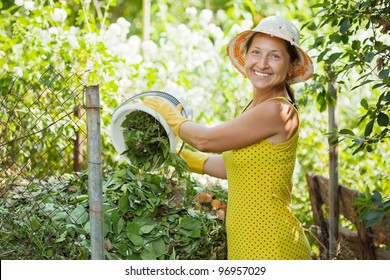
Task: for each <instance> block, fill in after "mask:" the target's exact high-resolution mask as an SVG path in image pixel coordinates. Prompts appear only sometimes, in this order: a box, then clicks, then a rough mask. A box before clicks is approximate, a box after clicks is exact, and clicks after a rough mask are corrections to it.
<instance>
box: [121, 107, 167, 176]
mask: <svg viewBox="0 0 390 280" xmlns="http://www.w3.org/2000/svg"><path fill="white" fill-rule="evenodd" d="M121 127H122V128H123V137H124V139H125V144H126V147H127V149H126V150H125V151H124V152H123V153H122V155H125V156H127V158H128V159H129V160H130V162H131V164H132V165H133V166H135V167H137V168H142V169H144V170H146V171H149V170H152V169H156V168H158V167H160V166H162V165H163V163H164V161H165V159H166V158H167V157H168V155H169V153H170V146H169V140H168V135H167V133H166V131H165V129H164V127H163V126H162V125H161V124H160V122H159V121H158V120H157V119H156V118H154V117H153V116H152V115H150V114H148V113H146V112H143V111H133V112H131V113H130V114H128V115H127V116H126V118H125V120H124V121H123V122H122V124H121Z"/></svg>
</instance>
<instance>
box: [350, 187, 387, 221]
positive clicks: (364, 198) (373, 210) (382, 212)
mask: <svg viewBox="0 0 390 280" xmlns="http://www.w3.org/2000/svg"><path fill="white" fill-rule="evenodd" d="M353 205H355V206H357V213H358V214H359V220H360V221H363V222H364V224H365V227H367V228H368V227H371V226H374V225H376V224H380V223H382V224H385V223H387V222H389V221H390V199H387V200H384V199H383V197H382V194H381V193H380V192H378V191H374V192H373V193H372V194H371V193H370V191H369V189H368V188H366V190H365V192H364V193H362V194H361V195H360V196H359V197H358V198H357V199H356V200H355V201H354V202H353Z"/></svg>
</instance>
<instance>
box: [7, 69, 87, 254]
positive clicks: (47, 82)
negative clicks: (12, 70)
mask: <svg viewBox="0 0 390 280" xmlns="http://www.w3.org/2000/svg"><path fill="white" fill-rule="evenodd" d="M85 88H86V87H85V85H84V84H83V81H82V74H81V75H79V74H76V73H73V74H71V75H69V76H67V77H65V76H63V75H62V74H61V73H59V72H58V71H56V69H54V68H50V69H47V70H46V71H45V72H44V73H43V74H42V75H41V77H39V78H38V79H36V80H33V81H26V80H24V79H23V78H21V77H16V76H13V75H5V76H3V77H0V244H1V245H0V259H88V258H90V241H89V236H90V230H89V213H88V207H89V204H88V182H87V181H88V174H87V173H86V171H87V169H88V160H87V142H88V141H87V126H86V109H85V106H84V94H85Z"/></svg>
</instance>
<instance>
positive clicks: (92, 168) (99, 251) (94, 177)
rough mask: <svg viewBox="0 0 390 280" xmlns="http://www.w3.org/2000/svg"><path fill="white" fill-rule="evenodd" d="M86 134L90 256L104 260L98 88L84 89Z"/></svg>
mask: <svg viewBox="0 0 390 280" xmlns="http://www.w3.org/2000/svg"><path fill="white" fill-rule="evenodd" d="M86 109H87V133H88V187H89V212H90V213H89V214H90V225H91V254H92V256H91V257H92V259H93V260H103V259H104V243H103V222H104V221H103V218H104V215H103V187H102V149H101V131H100V123H101V120H100V94H99V86H97V85H95V86H89V87H87V88H86Z"/></svg>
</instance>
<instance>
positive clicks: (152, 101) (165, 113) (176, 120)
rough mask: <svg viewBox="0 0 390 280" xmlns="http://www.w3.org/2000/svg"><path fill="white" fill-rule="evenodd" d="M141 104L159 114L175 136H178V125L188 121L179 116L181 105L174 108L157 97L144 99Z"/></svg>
mask: <svg viewBox="0 0 390 280" xmlns="http://www.w3.org/2000/svg"><path fill="white" fill-rule="evenodd" d="M143 104H144V105H145V106H148V107H149V108H151V109H153V110H154V111H156V112H157V113H159V114H160V115H161V116H162V117H163V118H164V119H165V121H166V122H167V123H168V125H169V126H170V127H171V128H172V130H173V133H175V134H176V135H179V127H180V125H181V124H182V123H184V122H187V121H190V120H189V119H186V118H184V117H183V116H182V115H181V114H180V112H181V111H182V110H183V105H181V104H179V105H178V108H175V107H173V106H172V105H171V104H170V103H169V102H168V101H165V100H164V99H161V98H158V97H147V98H145V99H144V102H143Z"/></svg>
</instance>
